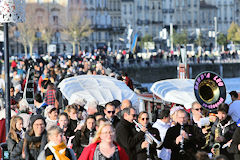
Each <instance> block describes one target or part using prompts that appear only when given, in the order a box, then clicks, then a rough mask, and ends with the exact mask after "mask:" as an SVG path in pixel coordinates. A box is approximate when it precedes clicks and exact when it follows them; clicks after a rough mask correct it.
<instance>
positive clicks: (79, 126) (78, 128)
mask: <svg viewBox="0 0 240 160" xmlns="http://www.w3.org/2000/svg"><path fill="white" fill-rule="evenodd" d="M81 129H82V125H81V124H79V125H77V127H76V128H75V130H74V132H77V131H78V130H81Z"/></svg>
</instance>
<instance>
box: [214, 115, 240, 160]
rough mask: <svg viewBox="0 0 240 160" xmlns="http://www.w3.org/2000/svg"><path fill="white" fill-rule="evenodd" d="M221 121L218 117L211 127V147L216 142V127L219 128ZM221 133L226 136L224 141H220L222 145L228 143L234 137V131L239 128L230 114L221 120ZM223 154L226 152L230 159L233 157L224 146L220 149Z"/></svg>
mask: <svg viewBox="0 0 240 160" xmlns="http://www.w3.org/2000/svg"><path fill="white" fill-rule="evenodd" d="M218 123H219V120H218V119H217V120H216V121H215V123H214V124H213V126H212V128H211V134H210V142H209V143H210V148H212V146H213V144H214V143H215V129H216V128H217V125H219V124H218ZM219 128H220V135H221V136H223V137H224V139H225V140H224V141H223V142H221V143H220V145H221V146H223V145H224V144H226V143H227V142H228V141H230V140H231V139H232V136H233V133H234V131H235V130H236V128H237V125H236V123H235V122H234V121H233V120H232V118H231V117H230V116H227V118H226V119H225V120H223V121H222V122H220V127H219ZM220 153H221V154H224V155H225V156H227V157H228V158H229V159H233V154H230V153H228V151H227V149H226V148H224V149H222V148H221V150H220Z"/></svg>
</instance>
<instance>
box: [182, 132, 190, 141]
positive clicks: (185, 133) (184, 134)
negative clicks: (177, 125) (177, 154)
mask: <svg viewBox="0 0 240 160" xmlns="http://www.w3.org/2000/svg"><path fill="white" fill-rule="evenodd" d="M181 135H182V136H183V137H184V138H185V139H188V138H189V136H188V133H187V132H185V131H184V130H183V131H182V133H181Z"/></svg>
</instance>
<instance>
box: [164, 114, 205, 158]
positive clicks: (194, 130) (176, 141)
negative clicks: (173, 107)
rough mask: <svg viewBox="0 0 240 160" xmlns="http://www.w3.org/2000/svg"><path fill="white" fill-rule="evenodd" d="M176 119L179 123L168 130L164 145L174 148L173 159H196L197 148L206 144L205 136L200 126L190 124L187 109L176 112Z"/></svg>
mask: <svg viewBox="0 0 240 160" xmlns="http://www.w3.org/2000/svg"><path fill="white" fill-rule="evenodd" d="M176 121H177V124H176V125H175V126H173V127H171V128H169V129H168V130H167V133H166V136H165V139H164V142H163V147H165V148H168V149H171V150H172V154H171V160H181V159H184V160H194V159H195V153H196V152H197V150H198V149H199V148H201V147H202V146H203V145H204V144H205V137H204V135H203V133H202V132H201V130H200V129H199V128H198V127H196V126H194V125H189V124H188V115H187V112H186V111H185V110H183V109H180V110H178V111H177V112H176ZM180 151H181V152H180Z"/></svg>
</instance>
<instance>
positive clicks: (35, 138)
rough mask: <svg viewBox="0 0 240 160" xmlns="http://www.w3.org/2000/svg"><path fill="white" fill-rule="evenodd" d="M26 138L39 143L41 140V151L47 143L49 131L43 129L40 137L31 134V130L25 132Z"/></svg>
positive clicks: (29, 141) (28, 140)
mask: <svg viewBox="0 0 240 160" xmlns="http://www.w3.org/2000/svg"><path fill="white" fill-rule="evenodd" d="M25 138H26V140H27V142H28V144H29V143H31V142H33V143H37V142H41V146H40V151H42V150H43V149H44V146H45V144H46V143H47V131H46V130H45V131H43V133H42V134H41V136H40V137H36V136H29V132H27V133H26V134H25Z"/></svg>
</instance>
